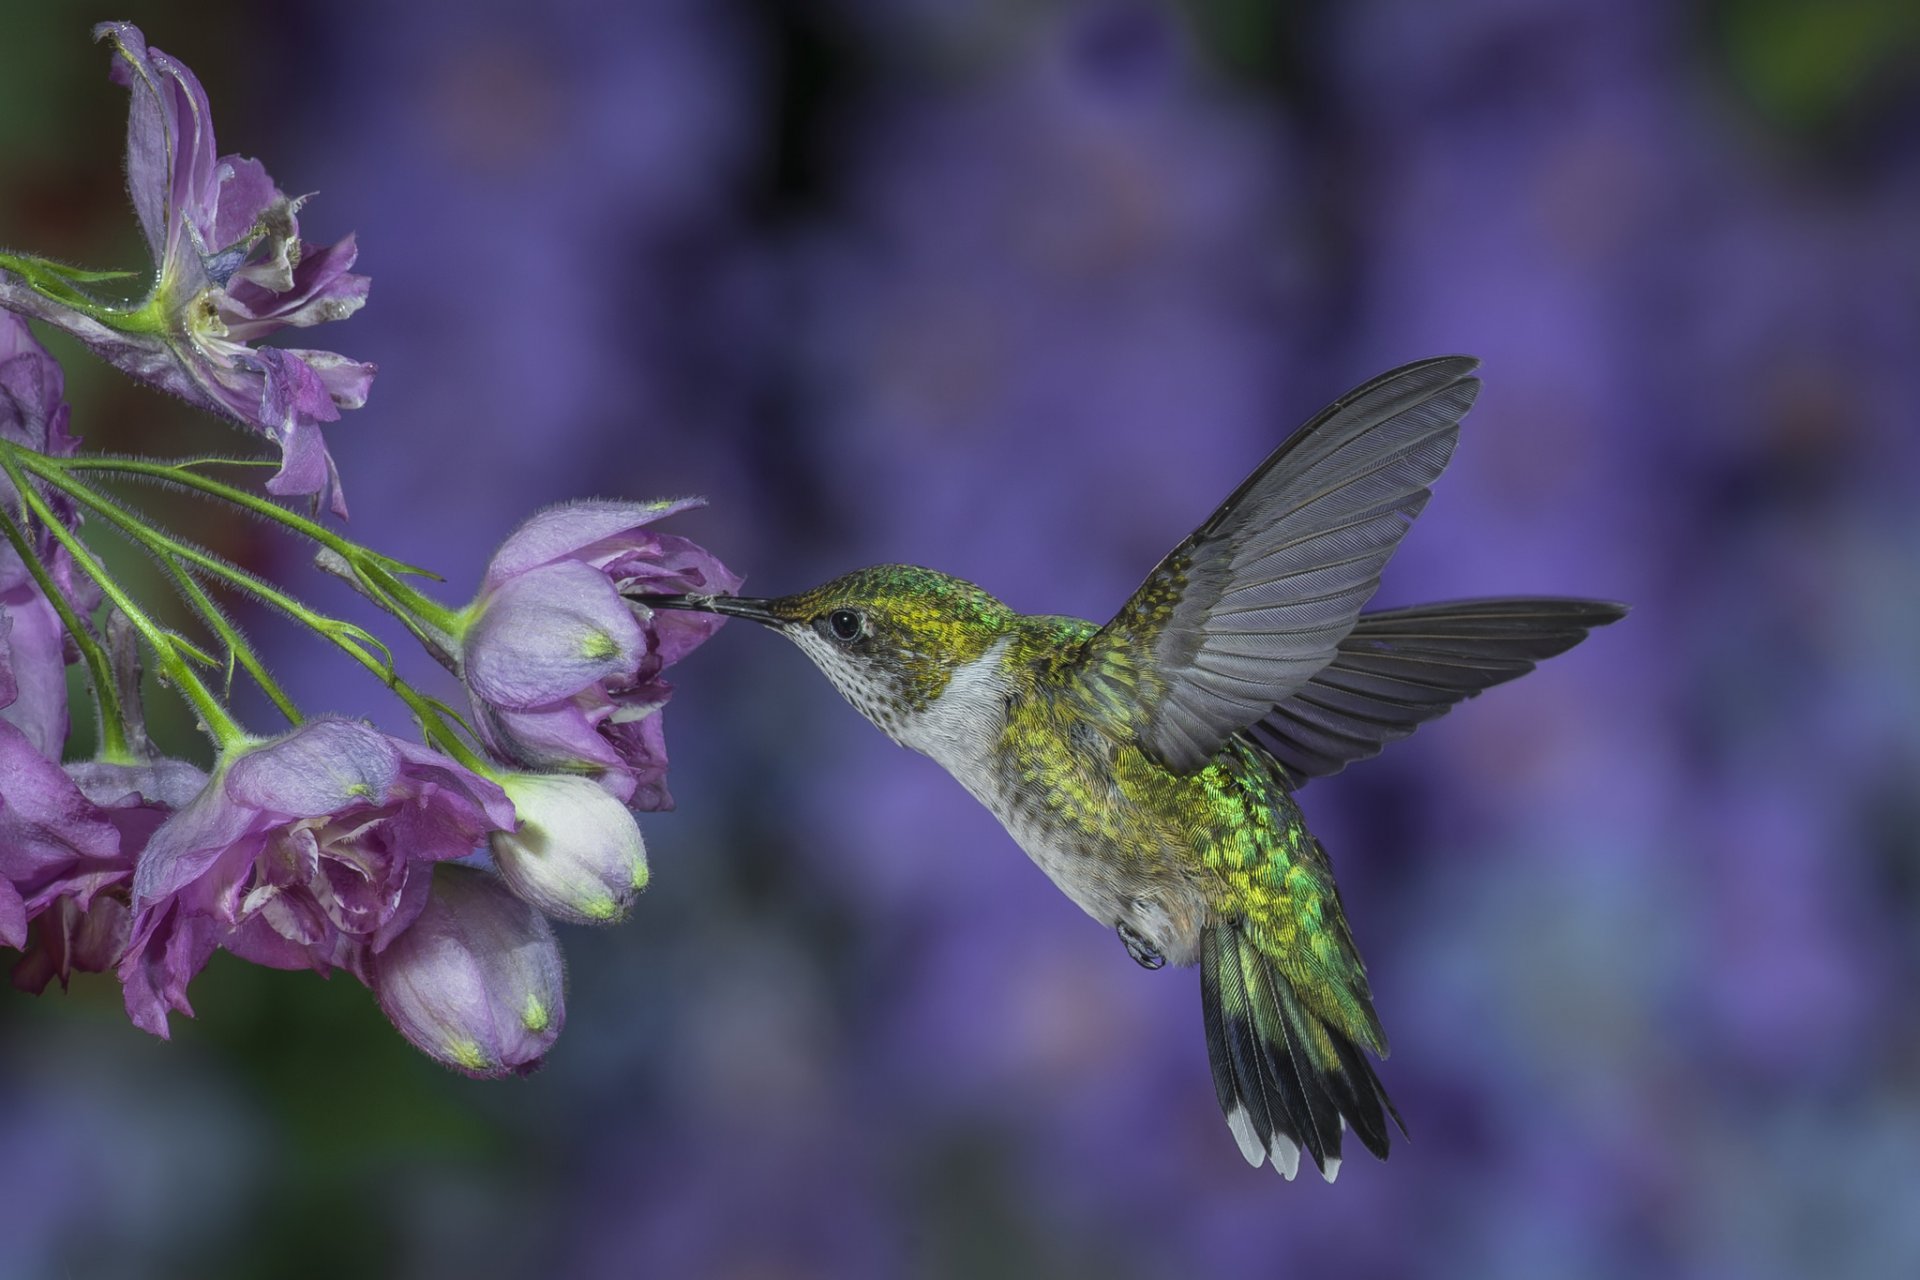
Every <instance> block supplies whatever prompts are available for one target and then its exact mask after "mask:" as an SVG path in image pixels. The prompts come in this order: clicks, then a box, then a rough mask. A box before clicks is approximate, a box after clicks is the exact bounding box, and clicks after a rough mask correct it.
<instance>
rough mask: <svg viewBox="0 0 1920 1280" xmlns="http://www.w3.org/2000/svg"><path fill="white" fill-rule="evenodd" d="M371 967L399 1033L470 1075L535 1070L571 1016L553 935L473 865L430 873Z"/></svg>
mask: <svg viewBox="0 0 1920 1280" xmlns="http://www.w3.org/2000/svg"><path fill="white" fill-rule="evenodd" d="M371 967H372V970H373V975H372V982H371V985H372V987H373V992H374V995H375V997H376V998H377V999H378V1000H379V1001H380V1008H381V1009H382V1010H384V1011H385V1012H386V1015H387V1017H388V1018H389V1019H391V1020H392V1022H393V1025H394V1026H395V1027H397V1028H399V1030H400V1033H401V1034H402V1035H404V1036H405V1037H406V1038H407V1039H409V1040H411V1041H412V1042H413V1043H414V1044H415V1045H416V1046H418V1047H419V1049H420V1050H421V1051H422V1052H424V1053H426V1054H427V1055H428V1056H430V1057H433V1058H437V1059H438V1060H439V1061H441V1062H444V1063H446V1064H447V1065H448V1066H450V1067H454V1068H457V1069H458V1070H460V1071H463V1072H465V1073H466V1074H468V1075H470V1076H479V1077H483V1078H484V1077H489V1076H502V1075H508V1074H518V1075H524V1074H525V1073H527V1072H529V1071H531V1070H533V1069H534V1068H535V1067H537V1066H539V1065H540V1059H541V1057H542V1055H544V1054H545V1053H546V1051H547V1049H548V1047H549V1046H550V1045H552V1044H553V1042H554V1040H555V1038H556V1037H558V1036H559V1034H560V1028H561V1027H562V1026H564V1025H565V1023H566V1020H567V1008H566V999H565V995H566V993H565V978H566V974H565V970H564V969H563V967H562V965H561V961H560V947H559V945H558V944H557V943H556V942H555V941H554V938H553V930H552V929H551V928H549V927H548V925H547V922H546V919H545V918H544V917H542V916H541V914H540V913H539V912H538V911H535V910H534V909H533V908H532V907H531V906H530V905H528V904H527V903H525V902H522V901H521V900H520V899H519V898H516V897H514V896H513V894H511V893H509V892H508V891H507V889H506V887H505V886H504V885H502V884H501V883H500V881H499V880H497V879H496V878H495V877H493V876H490V875H488V874H487V873H486V872H484V871H481V870H479V869H477V868H475V867H456V866H443V867H436V868H434V871H433V888H432V891H431V893H430V894H429V895H428V897H427V901H426V905H425V907H424V909H423V910H422V911H421V912H420V915H419V918H418V919H416V920H415V921H414V922H413V924H412V925H411V926H410V927H409V928H408V929H407V930H406V931H405V932H404V933H402V934H400V936H399V937H397V938H395V939H394V940H393V942H392V944H391V945H389V946H388V947H386V948H385V949H384V950H382V951H380V952H377V953H376V954H375V955H374V956H373V957H372V959H371Z"/></svg>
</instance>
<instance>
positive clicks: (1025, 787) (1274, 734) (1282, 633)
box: [634, 356, 1626, 1182]
mask: <svg viewBox="0 0 1920 1280" xmlns="http://www.w3.org/2000/svg"><path fill="white" fill-rule="evenodd" d="M1477 367H1478V361H1475V360H1472V359H1468V358H1466V357H1462V356H1448V357H1442V358H1439V359H1432V360H1422V361H1419V362H1417V363H1414V364H1409V365H1405V366H1403V367H1401V368H1398V369H1395V370H1393V371H1392V372H1390V373H1386V374H1383V375H1382V376H1380V377H1378V378H1375V379H1374V380H1373V381H1371V382H1369V383H1367V384H1366V385H1365V386H1362V387H1360V388H1358V389H1357V390H1355V391H1353V392H1351V393H1350V394H1348V395H1346V396H1345V397H1343V398H1342V399H1340V400H1338V401H1336V402H1335V403H1334V404H1332V405H1330V406H1328V408H1326V409H1325V410H1324V411H1322V412H1321V413H1320V415H1319V416H1318V417H1316V418H1314V419H1313V420H1312V421H1311V422H1309V423H1307V424H1306V425H1305V426H1304V427H1302V428H1300V429H1299V430H1298V431H1296V432H1295V433H1294V434H1293V436H1292V437H1291V438H1290V439H1288V440H1287V441H1286V443H1284V444H1282V445H1281V446H1280V447H1279V448H1278V449H1276V450H1275V451H1274V452H1273V454H1272V455H1271V456H1269V457H1268V458H1267V460H1266V461H1265V462H1263V463H1261V464H1260V466H1259V468H1258V469H1257V470H1256V471H1254V473H1253V474H1252V475H1251V476H1249V477H1248V478H1247V480H1246V482H1245V483H1244V484H1242V485H1241V486H1240V487H1239V489H1237V490H1235V491H1234V493H1233V495H1232V496H1231V497H1229V498H1228V499H1227V500H1226V502H1224V503H1223V504H1221V506H1220V508H1219V510H1217V511H1215V512H1214V513H1213V515H1212V516H1210V517H1208V519H1207V521H1206V523H1204V524H1202V525H1201V526H1200V527H1199V529H1197V530H1195V531H1194V533H1193V535H1192V536H1191V537H1189V538H1187V539H1186V541H1184V542H1182V543H1181V544H1180V545H1179V546H1177V547H1175V548H1174V549H1173V551H1172V552H1170V553H1169V554H1168V555H1167V557H1166V558H1165V559H1164V560H1162V561H1161V562H1160V565H1159V567H1158V568H1156V569H1155V570H1154V571H1153V572H1152V573H1151V574H1150V575H1148V577H1147V580H1146V582H1145V583H1143V584H1142V585H1141V587H1140V589H1139V590H1138V591H1136V592H1134V594H1133V598H1132V599H1130V600H1128V601H1127V603H1126V604H1125V605H1124V606H1123V607H1122V608H1121V610H1120V612H1119V613H1117V614H1115V615H1114V617H1113V619H1112V620H1111V621H1110V622H1108V623H1107V624H1106V625H1105V626H1096V625H1095V624H1093V623H1091V622H1086V621H1083V620H1081V619H1079V618H1068V617H1056V616H1029V615H1026V614H1021V613H1017V612H1015V611H1014V610H1012V609H1010V608H1008V607H1007V606H1006V605H1004V604H1002V603H1001V602H1000V601H999V600H997V599H995V598H994V597H993V596H991V595H989V594H988V593H987V592H986V591H984V590H982V589H981V588H979V587H977V586H974V585H973V584H972V583H970V582H964V581H961V580H960V579H958V578H953V577H949V576H947V575H946V574H943V573H936V572H934V571H933V570H931V569H921V568H915V567H912V566H907V565H879V566H875V567H873V568H868V569H861V570H858V571H856V572H854V573H850V574H847V575H846V576H844V577H840V578H835V579H834V580H833V581H831V582H828V583H826V584H825V585H824V586H820V587H816V588H814V589H813V590H811V591H805V592H801V593H799V594H797V595H790V596H782V597H780V598H778V599H770V600H757V599H747V598H744V597H733V596H711V595H673V596H660V595H636V596H635V597H634V599H635V600H636V602H638V603H641V604H645V605H648V606H651V607H653V608H656V609H695V610H703V611H706V612H710V613H718V614H724V615H727V616H729V617H736V618H747V619H751V620H752V621H754V622H758V623H763V624H765V625H766V626H769V627H771V628H773V629H774V630H776V631H778V632H779V633H780V634H782V635H784V636H786V637H787V638H788V639H789V640H791V641H793V642H794V643H795V644H797V645H799V646H800V648H801V650H802V651H803V652H805V653H806V655H807V656H808V657H809V658H811V659H812V660H813V662H814V664H815V665H816V666H818V667H819V668H820V670H821V671H822V672H824V673H825V674H826V676H827V678H828V679H829V680H831V681H833V683H834V685H835V687H836V688H838V689H839V690H840V692H841V693H842V694H843V695H844V696H845V697H846V699H847V701H849V702H851V703H852V704H853V705H854V707H856V708H857V709H858V710H859V711H860V713H861V714H862V715H864V716H866V717H867V719H869V720H871V721H872V722H873V723H874V724H875V725H877V726H878V727H879V728H880V729H881V730H882V731H883V732H885V733H886V734H887V735H888V736H889V737H891V738H893V739H894V740H895V741H896V742H899V743H900V744H902V745H903V746H907V747H910V748H912V749H913V750H915V751H920V752H923V753H925V754H926V755H929V756H931V757H933V758H934V759H935V760H937V761H938V762H939V763H940V764H941V765H942V766H944V767H945V768H946V770H947V771H948V772H949V773H951V774H952V775H953V776H954V777H955V778H956V779H958V780H959V782H960V784H961V785H962V786H964V787H965V788H966V789H967V790H968V791H970V792H971V793H972V794H973V795H974V796H975V797H976V798H977V799H978V800H979V801H980V802H981V803H982V804H984V805H986V806H987V808H988V809H990V810H992V811H993V814H994V816H995V817H997V818H999V819H1000V821H1001V823H1002V824H1003V825H1004V826H1005V827H1006V829H1007V831H1008V832H1009V833H1010V834H1011V835H1012V836H1013V838H1014V839H1015V840H1016V841H1017V842H1018V843H1019V844H1020V846H1021V848H1023V849H1025V850H1026V852H1027V853H1028V855H1029V856H1030V857H1032V859H1033V860H1034V861H1035V862H1036V863H1038V864H1039V866H1040V869H1041V870H1042V871H1045V872H1046V873H1047V875H1048V876H1050V877H1051V878H1052V880H1053V882H1054V883H1055V884H1056V885H1058V886H1059V887H1060V889H1061V890H1063V891H1064V892H1065V893H1066V895H1067V896H1068V897H1070V898H1072V899H1073V900H1074V901H1075V902H1077V903H1079V904H1080V906H1081V907H1082V908H1083V909H1085V911H1086V912H1087V914H1089V915H1091V916H1092V917H1093V918H1094V919H1096V920H1098V921H1100V922H1101V923H1102V924H1104V925H1106V926H1107V927H1109V928H1111V929H1114V930H1116V931H1117V932H1118V934H1119V936H1120V939H1121V940H1122V941H1123V942H1124V943H1125V944H1126V949H1127V952H1128V954H1129V955H1131V956H1132V957H1133V959H1134V960H1135V961H1137V962H1138V963H1140V964H1141V965H1143V966H1145V967H1146V968H1149V969H1158V968H1160V967H1161V966H1162V965H1164V964H1167V963H1169V962H1171V963H1173V964H1175V965H1191V964H1194V963H1196V962H1197V963H1198V964H1199V966H1200V991H1201V1011H1202V1014H1203V1015H1204V1021H1205V1026H1206V1036H1207V1055H1208V1058H1209V1060H1210V1062H1211V1064H1212V1069H1213V1083H1214V1089H1215V1092H1216V1093H1217V1094H1218V1096H1219V1100H1220V1108H1221V1110H1222V1112H1224V1113H1225V1115H1226V1118H1227V1123H1228V1125H1229V1127H1230V1128H1231V1129H1232V1132H1233V1136H1234V1138H1235V1139H1236V1140H1237V1142H1238V1143H1239V1147H1240V1151H1241V1153H1242V1154H1243V1155H1244V1156H1245V1157H1246V1159H1247V1161H1248V1163H1250V1164H1252V1165H1254V1166H1256V1167H1257V1166H1258V1165H1260V1164H1261V1163H1262V1162H1263V1161H1271V1163H1272V1164H1273V1166H1274V1168H1276V1169H1277V1170H1279V1171H1280V1172H1281V1173H1282V1174H1284V1175H1285V1176H1286V1177H1287V1178H1288V1179H1289V1180H1291V1179H1292V1178H1293V1176H1294V1174H1295V1173H1296V1172H1298V1170H1299V1165H1300V1149H1301V1148H1303V1147H1304V1148H1305V1149H1306V1151H1307V1153H1308V1154H1309V1155H1310V1156H1311V1157H1312V1159H1313V1162H1314V1164H1315V1166H1316V1167H1318V1168H1319V1170H1320V1171H1321V1173H1322V1175H1323V1176H1324V1177H1325V1178H1326V1179H1327V1181H1329V1182H1331V1181H1333V1179H1334V1176H1335V1175H1336V1174H1337V1173H1338V1172H1339V1169H1340V1158H1341V1138H1342V1135H1343V1133H1344V1132H1345V1131H1346V1130H1348V1129H1352V1130H1353V1132H1354V1133H1356V1134H1357V1135H1358V1136H1359V1138H1360V1141H1361V1142H1362V1143H1363V1144H1365V1146H1366V1148H1367V1149H1368V1150H1369V1151H1371V1152H1372V1153H1373V1154H1374V1155H1375V1156H1377V1157H1379V1158H1381V1159H1385V1158H1386V1155H1387V1147H1388V1140H1389V1134H1388V1129H1387V1119H1388V1117H1391V1118H1392V1120H1393V1122H1394V1124H1395V1125H1397V1126H1399V1127H1400V1129H1401V1132H1402V1133H1404V1132H1405V1125H1404V1123H1402V1121H1401V1119H1400V1114H1399V1112H1398V1111H1397V1110H1395V1108H1394V1106H1393V1103H1392V1102H1391V1101H1390V1100H1389V1099H1388V1097H1387V1093H1386V1090H1385V1088H1384V1087H1383V1086H1382V1085H1381V1083H1380V1079H1379V1077H1378V1076H1377V1075H1376V1074H1375V1073H1374V1069H1373V1066H1372V1064H1371V1063H1370V1062H1369V1061H1368V1059H1367V1054H1368V1053H1371V1054H1373V1055H1374V1056H1376V1057H1379V1058H1382V1059H1384V1058H1385V1057H1386V1056H1387V1038H1386V1035H1385V1033H1384V1032H1382V1030H1381V1029H1380V1020H1379V1018H1378V1017H1377V1016H1376V1014H1375V1013H1374V1008H1373V996H1372V992H1371V990H1370V989H1369V987H1368V985H1367V975H1366V968H1365V966H1364V965H1363V964H1362V963H1361V960H1360V953H1359V951H1358V949H1357V948H1356V947H1355V945H1354V940H1353V934H1352V932H1351V930H1350V929H1349V928H1348V926H1347V920H1346V914H1345V912H1344V910H1343V909H1342V907H1341V904H1340V892H1339V890H1338V888H1337V887H1336V886H1335V885H1334V879H1333V868H1332V866H1331V865H1330V864H1329V862H1328V859H1327V855H1326V853H1325V851H1324V850H1323V849H1322V848H1321V847H1320V843H1319V841H1317V840H1316V839H1314V837H1313V835H1312V834H1311V833H1310V832H1309V831H1308V830H1307V825H1306V820H1305V818H1304V817H1303V816H1302V815H1301V812H1300V807H1299V805H1298V804H1297V803H1296V802H1295V800H1294V793H1295V791H1297V790H1298V789H1299V788H1300V787H1301V786H1302V785H1304V784H1305V783H1306V782H1307V781H1308V780H1309V779H1311V778H1316V777H1323V776H1325V775H1328V774H1332V773H1337V772H1338V771H1339V770H1340V769H1342V768H1344V767H1345V766H1346V765H1347V764H1349V763H1351V762H1352V761H1355V760H1362V759H1366V758H1367V757H1370V756H1372V755H1375V754H1377V753H1378V752H1379V751H1380V749H1381V747H1382V746H1383V745H1384V744H1385V743H1387V742H1390V741H1392V740H1394V739H1396V738H1402V737H1405V736H1406V735H1407V734H1409V733H1412V732H1413V731H1414V729H1415V728H1416V727H1418V726H1419V725H1421V724H1422V723H1424V722H1426V721H1428V720H1431V719H1433V718H1434V717H1436V716H1439V715H1442V714H1444V713H1445V712H1446V711H1447V710H1448V709H1449V708H1451V707H1452V706H1453V705H1454V704H1455V703H1456V702H1459V701H1461V700H1462V699H1465V698H1470V697H1473V696H1474V695H1475V694H1477V693H1479V692H1480V691H1481V690H1483V689H1487V688H1490V687H1492V686H1493V685H1496V684H1499V683H1501V682H1502V681H1506V680H1511V679H1513V678H1514V677H1515V676H1519V675H1524V674H1525V673H1526V672H1528V671H1531V670H1532V669H1533V666H1534V663H1536V662H1538V661H1540V660H1541V659H1543V658H1548V657H1551V656H1553V655H1554V654H1557V653H1561V652H1563V651H1564V650H1566V649H1569V648H1571V647H1572V646H1574V645H1575V644H1578V643H1579V642H1580V641H1581V640H1582V639H1584V638H1585V637H1586V635H1587V632H1588V631H1589V630H1591V629H1592V628H1594V627H1597V626H1602V625H1605V624H1607V623H1610V622H1614V621H1617V620H1618V619H1620V618H1621V617H1623V616H1624V615H1625V614H1626V609H1625V608H1624V607H1622V606H1620V605H1616V604H1608V603H1603V602H1600V601H1593V600H1571V599H1551V598H1513V599H1490V600H1470V601H1462V602H1455V603H1448V604H1432V605H1419V606H1415V607H1413V608H1406V609H1393V610H1388V611H1385V612H1379V613H1369V614H1362V613H1361V612H1360V608H1361V606H1362V605H1363V604H1365V603H1366V602H1367V600H1368V598H1369V597H1371V596H1372V595H1373V593H1374V589H1375V588H1376V587H1377V586H1378V584H1379V577H1380V570H1381V567H1382V566H1383V565H1385V564H1386V562H1387V558H1388V557H1389V556H1390V555H1392V554H1393V549H1394V547H1395V546H1397V545H1398V543H1399V541H1400V537H1401V535H1402V534H1403V533H1405V532H1406V530H1407V527H1408V525H1409V524H1410V523H1411V522H1412V520H1413V518H1414V517H1415V516H1416V515H1418V514H1419V513H1420V510H1421V508H1422V507H1424V506H1425V505H1426V503H1427V498H1428V496H1429V494H1428V489H1429V486H1431V485H1432V483H1433V482H1434V480H1435V479H1436V478H1437V477H1438V476H1439V475H1440V472H1441V470H1442V469H1443V468H1445V466H1446V465H1447V460H1448V458H1449V457H1450V456H1451V455H1452V453H1453V447H1454V442H1455V440H1456V439H1457V437H1458V434H1459V423H1460V419H1461V417H1462V416H1463V415H1465V413H1466V412H1467V410H1468V408H1469V407H1470V406H1471V405H1472V404H1473V400H1474V397H1475V395H1476V394H1478V392H1479V389H1480V383H1479V381H1478V380H1477V379H1475V378H1474V377H1473V376H1472V374H1473V371H1474V370H1475V369H1476V368H1477Z"/></svg>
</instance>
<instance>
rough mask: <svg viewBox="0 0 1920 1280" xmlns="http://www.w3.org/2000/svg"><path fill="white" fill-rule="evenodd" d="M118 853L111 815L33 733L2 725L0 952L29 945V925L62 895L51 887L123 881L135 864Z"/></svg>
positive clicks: (93, 888)
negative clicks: (100, 879)
mask: <svg viewBox="0 0 1920 1280" xmlns="http://www.w3.org/2000/svg"><path fill="white" fill-rule="evenodd" d="M119 854H120V835H119V832H117V831H116V830H115V829H114V827H113V824H112V823H111V822H109V821H107V819H106V817H105V815H103V814H102V813H101V812H100V811H99V809H98V808H97V807H96V806H95V805H94V804H93V803H92V802H90V801H89V800H88V799H87V798H86V796H84V795H82V794H81V792H80V789H79V788H78V787H77V786H75V785H74V783H73V780H72V779H71V778H69V777H68V776H67V775H66V774H65V773H63V772H61V770H60V766H59V765H57V764H55V763H54V762H52V761H50V760H48V759H47V758H46V757H45V756H44V755H42V754H41V753H40V751H39V749H38V748H37V747H36V746H35V745H34V744H33V743H32V742H31V741H30V740H29V739H28V738H27V736H26V734H24V733H22V732H21V731H20V730H19V729H16V728H15V727H14V726H13V725H11V724H8V723H6V722H5V721H0V946H8V947H14V948H21V947H25V946H26V945H27V923H28V921H30V920H31V919H32V918H33V916H34V915H36V914H38V910H39V909H44V907H45V904H46V901H48V900H50V899H51V897H53V896H58V894H57V892H54V893H49V889H50V887H51V886H54V885H57V884H62V883H67V882H71V881H73V880H74V879H75V878H76V877H84V876H88V875H94V874H100V875H104V876H107V877H108V878H109V879H108V882H110V881H111V877H113V876H118V877H119V878H122V879H124V878H125V877H126V875H127V874H128V872H129V871H130V869H131V864H125V865H122V864H120V863H119V862H118V861H117V860H118V858H119ZM99 887H101V886H100V885H99V884H94V885H93V886H92V887H91V888H88V889H86V890H85V892H86V893H87V894H88V896H91V894H92V892H93V891H94V890H95V889H97V888H99ZM36 903H38V904H39V907H38V908H36V906H35V904H36Z"/></svg>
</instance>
